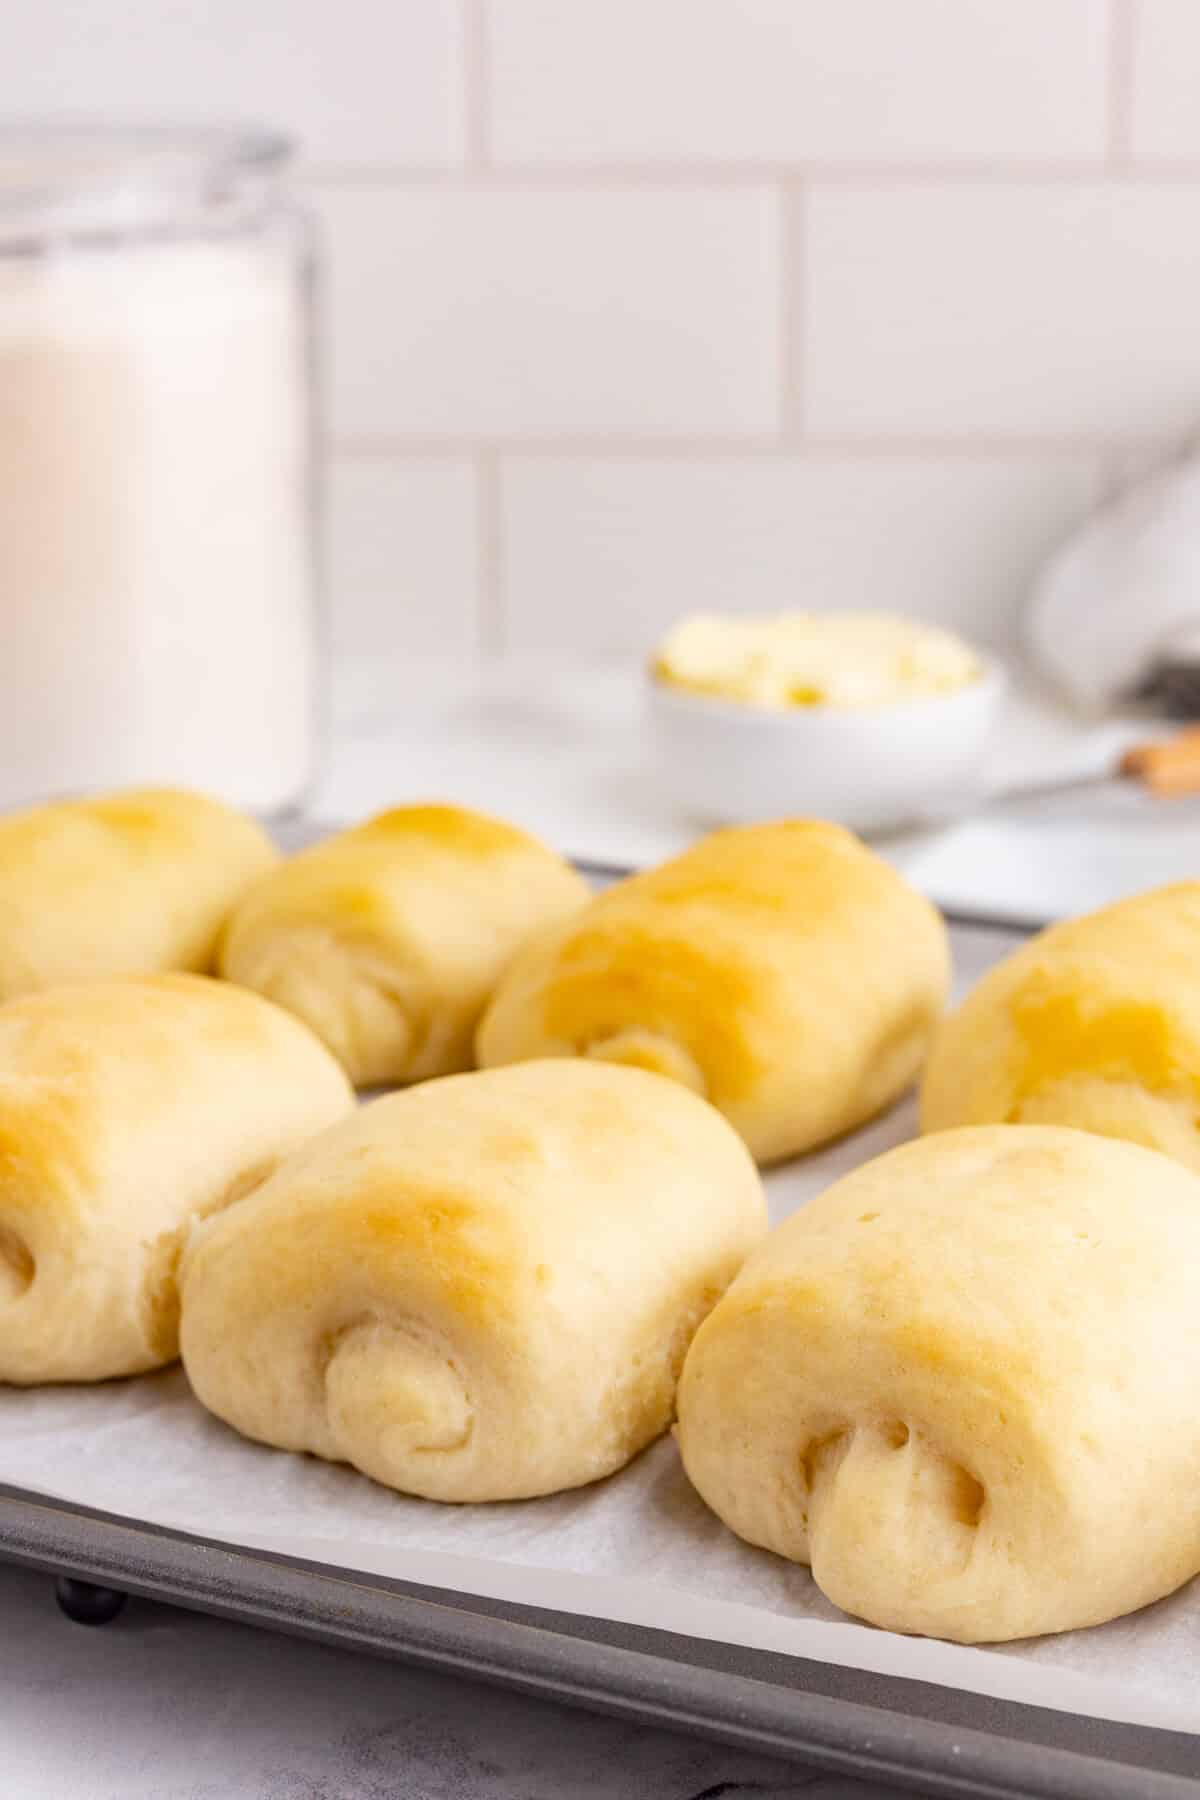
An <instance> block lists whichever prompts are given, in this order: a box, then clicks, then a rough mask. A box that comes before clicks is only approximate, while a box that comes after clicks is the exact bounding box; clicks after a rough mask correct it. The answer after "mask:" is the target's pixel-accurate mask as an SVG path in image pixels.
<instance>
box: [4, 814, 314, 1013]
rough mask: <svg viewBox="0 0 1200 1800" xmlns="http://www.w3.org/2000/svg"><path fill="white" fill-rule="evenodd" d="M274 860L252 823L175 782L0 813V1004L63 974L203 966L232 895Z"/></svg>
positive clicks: (77, 977) (71, 977)
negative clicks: (177, 786)
mask: <svg viewBox="0 0 1200 1800" xmlns="http://www.w3.org/2000/svg"><path fill="white" fill-rule="evenodd" d="M277 856H278V852H277V851H276V850H275V848H274V846H273V845H272V844H271V841H270V839H269V838H268V837H267V836H266V835H265V833H264V832H263V831H262V830H260V828H259V827H258V826H257V825H256V824H255V823H254V821H253V820H252V819H248V818H246V817H245V816H244V814H242V813H238V812H234V811H233V810H232V808H230V807H228V806H222V805H221V803H220V802H219V801H217V800H210V799H208V798H207V797H206V796H205V795H204V794H190V793H184V792H177V791H175V790H174V789H170V788H131V789H129V790H127V791H125V792H122V793H116V794H103V795H99V796H97V797H96V798H95V799H91V800H60V801H56V802H54V804H52V805H50V806H38V807H34V808H33V809H32V810H31V811H29V812H20V813H10V814H8V815H7V816H6V817H3V818H0V1000H7V999H11V998H12V997H13V996H14V995H16V994H27V993H33V992H35V991H36V990H37V989H39V988H46V987H53V986H55V985H56V984H57V983H58V982H60V981H93V980H98V979H103V978H104V977H106V976H110V975H152V974H156V973H157V972H158V971H159V970H165V969H192V970H195V971H197V972H199V973H203V972H205V971H207V970H208V969H210V968H211V967H212V962H213V956H214V953H215V951H216V945H217V936H218V934H219V932H220V929H221V927H222V925H223V924H224V923H225V919H226V917H227V915H228V913H229V911H230V909H231V907H232V906H233V903H234V901H235V900H237V899H238V898H239V897H240V895H241V894H242V893H243V892H244V891H245V889H246V888H247V887H248V886H249V885H250V883H251V882H252V881H254V880H255V878H256V877H257V876H259V875H261V874H262V873H263V872H264V871H265V870H266V869H269V868H270V866H271V864H272V863H273V862H275V861H276V860H277Z"/></svg>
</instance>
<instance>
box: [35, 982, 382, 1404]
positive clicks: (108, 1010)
mask: <svg viewBox="0 0 1200 1800" xmlns="http://www.w3.org/2000/svg"><path fill="white" fill-rule="evenodd" d="M353 1103H354V1097H353V1093H352V1091H351V1089H350V1086H349V1083H348V1082H347V1081H346V1078H345V1076H344V1075H343V1074H342V1071H341V1070H340V1069H339V1067H338V1065H337V1063H336V1062H335V1061H334V1060H333V1058H332V1057H331V1056H330V1055H329V1053H328V1052H327V1051H326V1050H325V1049H324V1048H323V1046H322V1045H321V1044H319V1043H318V1042H317V1040H316V1038H314V1037H313V1035H312V1034H311V1032H309V1031H306V1030H305V1028H304V1027H303V1026H302V1025H299V1024H298V1023H297V1022H296V1020H295V1019H292V1018H289V1017H288V1015H287V1014H286V1013H284V1012H280V1011H279V1009H278V1008H277V1007H274V1006H269V1005H268V1004H267V1002H266V1001H265V1000H260V999H259V998H258V996H257V995H255V994H248V993H246V992H244V991H243V990H242V989H240V988H235V987H229V986H228V985H226V984H225V983H224V982H219V981H211V980H208V979H207V978H206V977H204V976H201V975H156V976H146V977H143V978H140V979H129V980H125V981H102V982H94V983H93V982H86V983H83V984H80V985H78V986H72V987H60V988H53V989H51V990H50V991H49V992H48V993H44V994H29V995H26V996H24V997H23V998H21V999H19V1000H10V1001H9V1002H8V1004H7V1005H5V1006H0V1381H11V1382H20V1383H24V1384H30V1383H36V1382H43V1381H98V1380H101V1379H102V1378H103V1377H104V1376H107V1375H132V1374H135V1373H137V1371H139V1370H141V1369H153V1368H156V1367H157V1366H158V1365H159V1364H160V1363H165V1362H170V1360H171V1359H172V1357H174V1356H177V1355H178V1353H179V1351H178V1312H179V1302H178V1293H177V1289H176V1282H175V1269H176V1262H177V1259H178V1255H179V1249H180V1244H181V1240H182V1238H183V1236H184V1234H185V1232H186V1230H187V1226H188V1224H189V1222H190V1221H191V1220H192V1219H194V1218H196V1217H198V1216H200V1215H202V1214H205V1213H210V1212H214V1211H216V1210H217V1209H218V1208H220V1207H224V1206H228V1205H229V1204H230V1203H231V1202H232V1201H234V1200H237V1199H238V1198H239V1197H240V1196H241V1195H243V1194H245V1193H247V1192H248V1191H249V1190H250V1189H251V1188H252V1187H254V1186H255V1184H256V1183H258V1182H259V1181H261V1180H262V1179H263V1177H264V1176H266V1175H267V1174H269V1173H270V1171H271V1170H272V1169H273V1168H274V1167H275V1165H276V1163H277V1162H279V1160H280V1159H281V1157H283V1156H286V1155H287V1153H288V1151H289V1150H292V1149H294V1148H295V1147H296V1145H297V1144H299V1143H300V1141H301V1140H302V1139H303V1138H305V1137H307V1136H308V1134H309V1133H310V1132H313V1131H319V1130H321V1128H322V1127H323V1126H325V1125H330V1124H332V1123H333V1121H334V1120H335V1119H340V1118H342V1117H343V1116H344V1114H345V1113H346V1112H348V1111H349V1110H350V1108H351V1107H352V1106H353Z"/></svg>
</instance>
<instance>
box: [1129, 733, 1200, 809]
mask: <svg viewBox="0 0 1200 1800" xmlns="http://www.w3.org/2000/svg"><path fill="white" fill-rule="evenodd" d="M1119 766H1120V770H1121V773H1122V775H1125V776H1128V777H1129V778H1130V779H1131V780H1133V781H1139V782H1141V784H1142V786H1143V787H1144V788H1146V789H1147V790H1148V791H1149V792H1150V793H1152V794H1159V795H1161V796H1163V798H1164V799H1172V798H1174V797H1176V796H1177V795H1180V794H1200V725H1188V726H1186V727H1185V728H1184V729H1183V730H1182V731H1177V732H1176V733H1175V736H1174V737H1170V738H1165V739H1163V741H1162V742H1161V743H1157V744H1134V745H1133V746H1132V748H1130V749H1129V750H1127V751H1126V752H1125V754H1124V756H1123V757H1122V758H1121V761H1120V765H1119Z"/></svg>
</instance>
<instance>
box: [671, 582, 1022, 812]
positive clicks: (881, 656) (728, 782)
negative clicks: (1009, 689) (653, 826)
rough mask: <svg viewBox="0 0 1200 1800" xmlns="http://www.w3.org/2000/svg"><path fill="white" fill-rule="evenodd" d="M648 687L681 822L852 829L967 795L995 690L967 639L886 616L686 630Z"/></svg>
mask: <svg viewBox="0 0 1200 1800" xmlns="http://www.w3.org/2000/svg"><path fill="white" fill-rule="evenodd" d="M652 675H653V680H652V681H651V684H650V706H649V713H650V732H651V744H652V749H653V754H654V758H655V761H656V763H657V765H658V771H659V778H660V784H661V786H662V787H663V788H664V789H665V791H666V792H667V794H668V795H669V797H670V798H671V799H672V801H673V802H674V803H675V804H676V805H677V806H678V807H679V808H680V809H681V810H682V811H683V812H685V813H686V814H687V815H688V816H689V818H692V819H694V820H696V821H698V822H704V823H727V822H736V821H749V820H755V819H768V818H777V817H780V816H785V815H788V814H805V815H809V816H814V815H815V816H819V817H823V818H828V819H835V820H837V821H838V822H840V823H841V824H844V825H849V826H852V827H853V828H855V829H856V830H860V831H862V830H867V831H869V830H883V829H887V828H891V827H896V826H899V825H904V824H909V823H913V822H915V821H917V820H919V819H921V818H922V817H923V816H925V815H927V814H929V813H936V812H939V811H942V810H944V809H945V808H946V807H947V806H949V805H953V804H954V803H955V801H956V800H957V798H958V797H959V796H960V795H962V794H963V793H964V792H966V791H968V790H969V788H970V785H971V784H972V782H973V781H974V780H975V779H976V778H977V777H978V774H979V771H980V765H981V763H982V760H983V757H984V754H985V752H986V750H987V746H988V743H989V742H990V740H991V737H992V734H993V731H994V728H995V724H996V720H997V717H998V713H999V708H1000V703H1001V700H1002V698H1003V692H1004V685H1005V684H1004V676H1003V672H1002V671H1001V669H1000V668H999V667H998V665H997V664H995V663H994V662H993V661H992V660H991V659H989V658H987V657H985V656H983V655H981V654H980V653H979V652H978V651H977V650H975V649H974V648H973V647H972V646H971V645H970V644H968V643H966V642H965V641H964V640H963V639H961V638H959V637H956V636H955V635H954V634H953V633H951V632H948V631H945V630H943V629H941V628H940V627H938V626H933V625H928V624H925V623H923V622H921V621H919V620H915V619H906V618H902V617H898V616H895V615H891V614H886V613H827V614H813V613H800V612H797V613H783V614H779V615H777V616H776V617H772V618H740V619H739V618H723V617H714V616H703V615H702V616H697V617H694V618H690V619H684V620H682V621H681V622H680V623H679V624H678V625H676V626H675V627H674V628H673V629H672V630H671V631H670V632H669V633H668V635H667V637H666V638H665V639H664V640H663V642H662V644H661V645H660V646H659V648H658V650H657V652H656V653H655V656H654V659H653V663H652Z"/></svg>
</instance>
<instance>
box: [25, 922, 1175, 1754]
mask: <svg viewBox="0 0 1200 1800" xmlns="http://www.w3.org/2000/svg"><path fill="white" fill-rule="evenodd" d="M1012 943H1013V940H1012V939H1011V938H1008V939H1005V938H1000V937H987V938H985V937H983V936H982V935H981V934H975V933H972V934H970V936H969V937H967V936H964V937H963V938H961V939H960V941H959V943H958V944H957V946H956V949H957V952H958V963H959V973H960V982H966V981H969V980H970V979H973V978H974V977H975V976H976V975H977V974H978V973H979V972H980V970H981V969H982V967H983V966H985V965H986V963H988V962H990V961H993V960H994V959H995V957H996V955H997V954H998V953H1001V952H1002V951H1004V950H1006V949H1009V948H1011V947H1012ZM913 1129H914V1124H913V1112H912V1107H911V1103H909V1104H906V1105H905V1106H903V1107H901V1108H899V1109H898V1110H897V1111H896V1112H894V1113H893V1114H891V1115H890V1116H889V1117H888V1118H886V1119H884V1120H881V1121H879V1122H878V1123H877V1124H875V1125H874V1126H871V1127H869V1128H868V1129H867V1130H866V1131H863V1132H860V1133H858V1134H857V1135H856V1136H855V1137H854V1138H852V1139H849V1140H847V1141H846V1142H844V1143H841V1144H838V1145H836V1146H834V1148H833V1149H832V1150H830V1151H827V1152H825V1153H824V1154H823V1155H821V1156H816V1157H812V1158H809V1159H808V1160H807V1161H805V1162H803V1163H801V1164H797V1165H795V1166H794V1167H793V1168H791V1169H787V1170H784V1171H782V1172H780V1173H777V1174H774V1175H772V1176H771V1177H770V1179H769V1182H768V1187H769V1190H770V1193H771V1202H772V1212H773V1215H774V1216H775V1217H776V1218H780V1217H783V1216H784V1215H785V1214H786V1213H788V1212H791V1211H792V1210H794V1208H795V1207H796V1206H797V1205H800V1204H802V1203H803V1201H804V1200H806V1199H808V1198H810V1197H811V1196H812V1195H813V1194H814V1193H817V1192H819V1191H820V1189H821V1188H823V1187H825V1186H827V1185H828V1183H829V1182H830V1181H831V1180H832V1179H834V1178H835V1177H836V1176H837V1175H840V1174H842V1173H843V1172H844V1171H845V1170H847V1169H849V1168H852V1167H854V1166H855V1165H857V1164H858V1163H860V1162H863V1161H865V1160H866V1159H867V1158H868V1157H869V1156H873V1155H877V1154H878V1153H879V1152H880V1151H881V1150H883V1149H885V1148H887V1147H888V1146H889V1145H890V1144H893V1143H898V1142H900V1141H901V1140H902V1139H903V1138H905V1137H907V1136H910V1135H911V1134H912V1131H913ZM0 1480H2V1481H4V1482H8V1483H11V1484H12V1485H14V1486H17V1487H24V1488H29V1489H33V1490H35V1491H37V1492H40V1493H44V1494H49V1495H55V1496H58V1497H60V1498H62V1499H66V1500H70V1501H74V1502H76V1503H78V1504H80V1505H85V1506H93V1507H98V1508H100V1509H102V1510H104V1511H108V1512H114V1513H119V1514H123V1515H126V1516H128V1517H130V1518H134V1519H140V1520H145V1521H147V1522H148V1523H152V1524H157V1525H164V1526H170V1527H174V1528H176V1529H179V1530H184V1531H192V1532H196V1533H198V1534H200V1535H203V1536H205V1537H210V1538H216V1539H220V1540H221V1541H223V1542H227V1543H230V1544H237V1545H242V1546H245V1547H246V1548H250V1549H263V1550H271V1551H276V1552H279V1553H282V1554H284V1555H292V1556H296V1557H301V1558H305V1559H307V1560H311V1561H316V1562H324V1563H329V1564H333V1565H336V1566H337V1567H339V1568H343V1569H347V1570H351V1571H362V1572H364V1573H372V1574H381V1575H388V1576H394V1577H397V1578H400V1579H403V1580H406V1581H413V1582H423V1583H426V1584H428V1585H430V1586H435V1587H443V1588H452V1589H458V1590H461V1591H462V1592H465V1593H471V1594H478V1595H485V1596H488V1597H490V1598H493V1599H498V1600H510V1601H519V1602H522V1603H524V1604H526V1605H533V1606H542V1607H551V1608H555V1609H557V1610H559V1611H563V1612H568V1613H578V1614H582V1615H584V1616H586V1617H593V1618H605V1619H613V1620H619V1621H622V1622H624V1623H628V1624H634V1625H646V1626H657V1627H659V1628H661V1629H664V1630H669V1631H675V1632H681V1633H684V1634H686V1635H690V1636H693V1637H698V1638H710V1639H715V1640H717V1641H720V1642H724V1643H731V1644H740V1645H746V1646H750V1647H754V1648H758V1649H764V1650H774V1651H782V1652H784V1653H790V1654H792V1655H796V1656H804V1657H812V1658H816V1659H818V1660H821V1661H825V1662H833V1663H842V1664H846V1665H848V1666H850V1667H854V1668H861V1669H869V1670H875V1671H878V1672H882V1673H886V1674H892V1675H899V1676H906V1677H909V1678H911V1679H914V1680H921V1681H933V1682H938V1683H940V1684H942V1685H945V1686H950V1687H959V1688H965V1689H968V1690H972V1691H974V1692H977V1693H983V1694H990V1695H994V1696H996V1697H998V1698H1002V1699H1008V1700H1014V1701H1024V1702H1027V1703H1029V1704H1031V1705H1036V1706H1048V1707H1054V1708H1057V1709H1059V1710H1063V1711H1069V1712H1076V1713H1084V1714H1093V1715H1095V1716H1097V1717H1102V1718H1109V1719H1116V1720H1123V1721H1126V1722H1129V1723H1133V1724H1142V1725H1154V1726H1164V1727H1169V1728H1172V1729H1175V1730H1184V1731H1200V1582H1193V1583H1192V1584H1191V1585H1190V1586H1189V1587H1187V1588H1185V1589H1183V1590H1181V1591H1180V1592H1179V1593H1178V1594H1175V1595H1173V1596H1172V1597H1171V1598H1169V1599H1167V1600H1164V1601H1162V1602H1160V1603H1159V1604H1158V1605H1156V1606H1153V1607H1148V1608H1146V1609H1145V1610H1143V1611H1142V1612H1140V1613H1135V1614H1133V1615H1131V1616H1130V1617H1128V1618H1126V1619H1121V1620H1117V1621H1115V1622H1114V1623H1112V1624H1110V1625H1104V1626H1099V1627H1097V1628H1095V1629H1093V1630H1091V1631H1082V1632H1071V1633H1067V1634H1065V1635H1063V1636H1061V1637H1054V1638H1043V1639H1036V1640H1029V1641H1026V1642H1023V1643H1020V1644H1015V1645H1007V1646H1003V1647H1001V1648H998V1649H993V1650H977V1649H968V1648H963V1647H961V1646H957V1645H952V1644H941V1643H935V1642H932V1641H929V1640H923V1639H917V1638H904V1637H899V1636H897V1635H895V1634H893V1633H889V1632H883V1631H875V1630H872V1629H870V1628H868V1627H865V1626H861V1625H855V1624H851V1623H849V1622H847V1621H846V1619H845V1616H844V1615H843V1614H841V1613H839V1612H838V1610H837V1609H836V1608H835V1607H833V1606H831V1605H830V1604H829V1603H828V1602H827V1601H826V1600H825V1599H824V1598H823V1596H822V1595H821V1594H820V1593H819V1592H818V1590H817V1588H816V1587H815V1585H814V1583H813V1581H812V1578H811V1576H810V1575H809V1572H808V1570H807V1569H803V1568H799V1567H797V1566H795V1565H793V1564H790V1563H787V1562H785V1561H783V1560H782V1559H781V1558H778V1557H774V1556H771V1555H770V1554H768V1553H767V1552H765V1551H759V1550H753V1549H751V1548H750V1547H749V1546H748V1545H745V1544H742V1543H741V1542H740V1541H739V1540H738V1539H737V1538H735V1537H733V1536H732V1534H731V1533H729V1532H728V1531H726V1529H725V1528H724V1526H722V1525H721V1524H720V1522H719V1521H718V1520H717V1519H716V1518H715V1517H714V1516H713V1515H712V1514H711V1513H710V1512H708V1510H707V1509H706V1508H705V1506H704V1505H703V1503H702V1502H701V1500H700V1499H699V1498H698V1496H697V1495H696V1494H695V1493H694V1491H693V1490H692V1488H691V1487H690V1485H689V1484H688V1481H687V1479H686V1477H685V1476H684V1474H683V1471H682V1468H681V1466H680V1463H679V1458H678V1456H677V1454H676V1451H675V1447H674V1445H673V1444H672V1443H671V1442H670V1440H669V1439H665V1440H663V1441H661V1442H659V1443H658V1444H656V1445H654V1446H653V1447H652V1448H651V1449H650V1450H648V1451H647V1452H646V1453H645V1454H644V1455H642V1456H641V1457H639V1458H638V1459H637V1460H636V1461H635V1462H634V1463H633V1464H632V1465H631V1466H630V1467H629V1468H628V1469H626V1470H624V1471H622V1472H621V1473H620V1474H618V1475H616V1476H613V1477H612V1478H611V1479H610V1480H608V1481H606V1482H601V1483H599V1484H597V1485H595V1486H593V1487H590V1488H584V1489H579V1490H577V1491H575V1492H573V1493H568V1494H560V1495H555V1496H552V1497H550V1498H548V1499H545V1500H534V1501H523V1502H516V1503H508V1504H504V1505H498V1506H474V1507H451V1506H441V1505H437V1504H435V1503H432V1502H426V1501H421V1500H411V1499H405V1498H402V1497H401V1496H399V1495H395V1494H392V1493H390V1492H389V1491H388V1490H387V1489H385V1488H382V1487H378V1486H376V1485H375V1484H374V1483H373V1482H370V1481H368V1480H367V1479H366V1478H365V1477H364V1476H361V1475H358V1474H356V1473H354V1472H353V1471H352V1470H349V1469H345V1468H340V1467H333V1466H331V1465H328V1464H324V1463H320V1462H318V1461H316V1460H314V1459H312V1458H309V1457H299V1456H292V1455H288V1454H286V1453H284V1452H280V1451H273V1450H268V1449H264V1448H263V1447H261V1446H258V1445H254V1444H250V1443H247V1442H244V1441H243V1440H241V1439H240V1438H238V1437H237V1436H236V1435H235V1433H233V1432H232V1431H230V1430H228V1429H227V1428H226V1427H225V1426H223V1425H221V1424H219V1423H218V1422H217V1421H216V1420H214V1419H212V1418H210V1417H209V1416H208V1415H207V1414H206V1413H204V1412H203V1411H202V1409H201V1408H200V1407H199V1406H198V1405H197V1404H196V1403H195V1401H194V1400H193V1399H192V1398H191V1395H190V1393H189V1390H188V1387H187V1383H186V1381H185V1379H184V1377H183V1374H182V1372H181V1371H180V1370H179V1369H178V1368H174V1369H169V1370H166V1371H164V1372H163V1373H162V1374H159V1375H153V1376H143V1377H141V1378H139V1379H136V1380H132V1381H124V1382H108V1383H104V1384H102V1385H100V1386H98V1387H94V1388H84V1387H73V1388H47V1389H41V1390H31V1391H23V1390H18V1389H12V1388H0Z"/></svg>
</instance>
